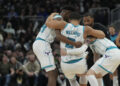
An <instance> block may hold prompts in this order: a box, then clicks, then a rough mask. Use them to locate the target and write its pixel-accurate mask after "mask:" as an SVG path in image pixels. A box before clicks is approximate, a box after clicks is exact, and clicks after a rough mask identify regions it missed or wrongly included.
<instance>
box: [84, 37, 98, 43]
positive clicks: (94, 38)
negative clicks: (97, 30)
mask: <svg viewBox="0 0 120 86" xmlns="http://www.w3.org/2000/svg"><path fill="white" fill-rule="evenodd" d="M96 39H97V38H96V37H94V36H92V35H88V36H87V38H86V41H88V42H89V43H92V42H94V41H95V40H96Z"/></svg>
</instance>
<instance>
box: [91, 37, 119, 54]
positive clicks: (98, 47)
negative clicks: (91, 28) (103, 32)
mask: <svg viewBox="0 0 120 86" xmlns="http://www.w3.org/2000/svg"><path fill="white" fill-rule="evenodd" d="M110 47H117V46H116V45H115V44H114V43H113V42H112V41H111V40H109V39H107V38H104V39H96V40H95V41H94V42H92V43H91V44H90V48H91V49H92V51H93V52H94V51H95V52H96V53H98V54H101V55H104V54H105V52H106V50H107V49H108V48H110Z"/></svg>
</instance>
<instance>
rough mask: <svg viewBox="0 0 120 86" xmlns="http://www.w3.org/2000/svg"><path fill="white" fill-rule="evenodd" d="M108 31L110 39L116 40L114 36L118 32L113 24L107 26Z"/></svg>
mask: <svg viewBox="0 0 120 86" xmlns="http://www.w3.org/2000/svg"><path fill="white" fill-rule="evenodd" d="M109 33H110V40H111V41H113V42H116V38H117V36H118V33H117V32H116V29H115V27H114V26H112V25H111V26H109Z"/></svg>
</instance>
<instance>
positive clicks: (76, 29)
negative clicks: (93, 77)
mask: <svg viewBox="0 0 120 86" xmlns="http://www.w3.org/2000/svg"><path fill="white" fill-rule="evenodd" d="M61 34H62V35H64V36H66V37H67V38H68V39H69V40H71V41H74V42H77V41H79V42H82V43H83V42H84V38H83V34H84V26H81V25H77V26H75V25H73V24H71V23H68V24H67V25H66V26H65V28H64V29H63V30H62V31H61ZM60 46H61V48H65V49H74V48H75V47H74V46H72V45H70V44H66V43H64V42H61V43H60ZM76 57H79V56H70V55H67V56H62V57H61V58H62V60H64V61H68V60H72V59H76Z"/></svg>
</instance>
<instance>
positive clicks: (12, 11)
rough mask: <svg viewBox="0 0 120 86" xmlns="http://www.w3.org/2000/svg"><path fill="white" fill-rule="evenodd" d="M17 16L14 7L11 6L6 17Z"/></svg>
mask: <svg viewBox="0 0 120 86" xmlns="http://www.w3.org/2000/svg"><path fill="white" fill-rule="evenodd" d="M17 16H18V14H17V13H16V12H15V9H14V8H12V9H11V10H10V12H9V13H8V18H9V19H10V18H12V17H17Z"/></svg>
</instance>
